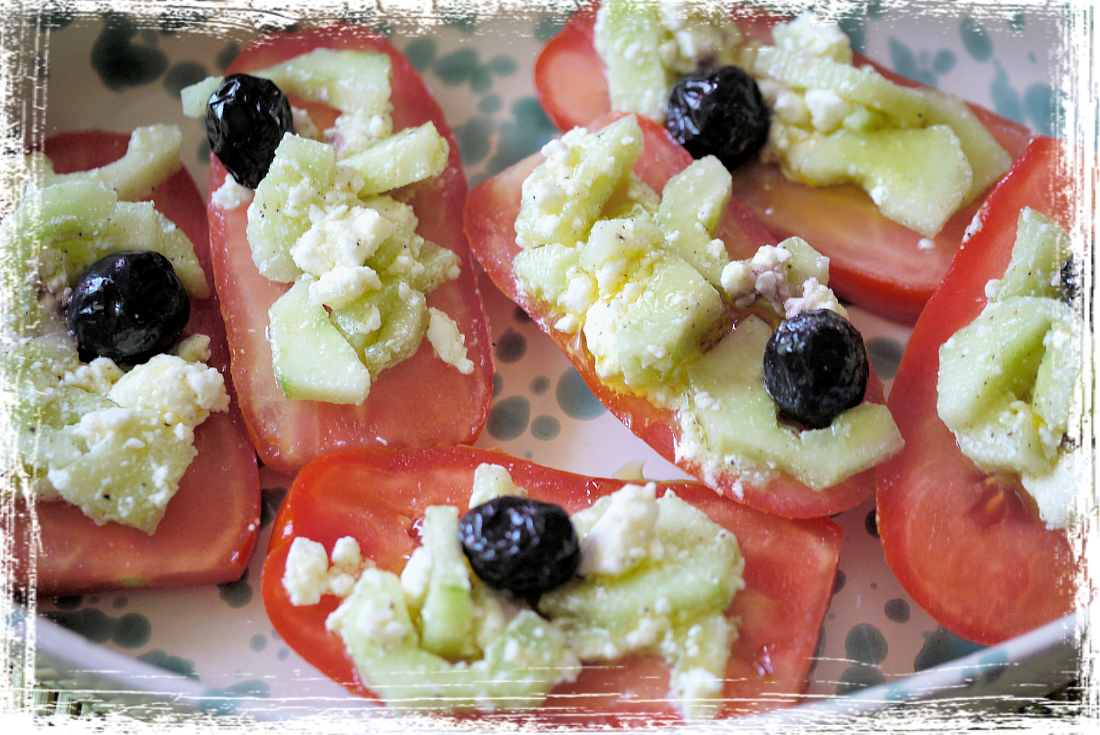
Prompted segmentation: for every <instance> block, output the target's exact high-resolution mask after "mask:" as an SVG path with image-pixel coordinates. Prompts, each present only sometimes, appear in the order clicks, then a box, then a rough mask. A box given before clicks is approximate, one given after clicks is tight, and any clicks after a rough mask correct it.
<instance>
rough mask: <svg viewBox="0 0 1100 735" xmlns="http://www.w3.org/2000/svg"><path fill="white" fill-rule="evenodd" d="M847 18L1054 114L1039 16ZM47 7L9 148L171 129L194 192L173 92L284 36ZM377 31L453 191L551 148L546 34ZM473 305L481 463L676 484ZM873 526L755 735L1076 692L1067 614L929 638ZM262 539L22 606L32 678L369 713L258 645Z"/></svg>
mask: <svg viewBox="0 0 1100 735" xmlns="http://www.w3.org/2000/svg"><path fill="white" fill-rule="evenodd" d="M854 5H856V6H859V7H861V8H862V7H865V6H866V7H868V8H869V10H868V11H866V12H868V13H870V15H865V14H863V11H859V14H853V15H852V16H850V17H849V19H848V20H846V21H845V23H846V28H847V29H849V30H851V31H852V32H853V34H854V38H855V39H856V40H857V43H858V42H859V39H860V38H862V39H864V40H863V43H864V44H865V45H864V48H865V49H866V52H867V53H868V55H869V56H871V57H872V58H875V59H877V60H880V61H882V62H884V63H885V64H886V65H887V66H891V67H893V68H895V69H897V70H898V71H900V72H902V73H904V74H908V75H910V76H917V77H918V78H921V79H922V80H923V81H925V82H927V83H931V84H934V85H935V86H938V87H940V88H941V89H945V90H947V91H951V92H954V93H957V94H960V95H961V96H964V97H965V98H967V99H968V100H971V101H974V102H977V103H979V104H981V105H984V106H987V107H989V108H991V109H993V110H995V111H997V112H999V113H1001V114H1003V115H1005V116H1007V117H1011V118H1016V119H1018V120H1020V121H1021V122H1024V123H1026V124H1028V125H1030V126H1032V127H1034V128H1036V129H1037V130H1039V131H1040V132H1050V131H1051V125H1052V122H1051V121H1052V114H1051V110H1052V107H1053V105H1054V104H1056V100H1057V97H1056V93H1055V92H1053V91H1052V89H1053V85H1054V83H1055V74H1056V72H1055V70H1054V68H1053V65H1052V63H1051V61H1050V58H1051V57H1050V51H1051V49H1056V48H1059V43H1060V42H1061V35H1060V34H1061V33H1062V23H1061V21H1060V20H1059V19H1058V18H1056V17H1055V16H1053V15H1050V14H1047V13H1045V12H1044V11H1042V10H1041V9H1040V8H1038V7H1035V8H1027V7H1025V8H1024V9H1021V10H1018V11H1015V12H1012V13H1009V12H1007V11H1005V12H1001V13H995V14H992V15H990V14H989V13H988V12H984V11H983V12H979V11H981V10H982V9H981V8H979V7H977V6H972V7H970V9H971V10H972V11H973V14H970V15H968V14H966V13H965V10H966V8H962V7H956V6H949V7H945V6H937V7H938V10H928V9H926V10H924V11H920V12H917V11H914V10H913V9H910V10H909V11H908V12H906V11H905V10H894V11H892V12H887V11H886V10H883V9H882V8H880V6H879V4H878V3H873V2H872V3H869V4H867V3H855V4H854ZM50 7H54V8H56V7H64V5H62V4H60V3H58V4H56V5H47V6H46V7H45V9H44V10H43V12H42V14H41V15H39V16H37V17H38V18H39V19H40V22H41V25H42V26H43V27H45V28H48V29H49V30H48V32H46V33H43V34H34V33H33V32H31V30H30V29H29V28H27V27H26V26H24V27H22V28H21V29H20V31H21V32H23V35H22V36H19V38H20V39H21V41H20V47H21V50H22V51H23V53H24V54H25V55H26V56H25V58H24V62H25V63H26V64H27V65H26V66H25V67H23V68H25V69H28V70H33V71H37V72H38V73H39V74H40V78H41V79H42V82H43V83H42V84H41V85H38V87H37V88H38V90H39V91H38V93H37V95H38V96H37V97H32V96H31V90H30V88H29V87H28V88H27V89H25V90H24V91H23V92H22V93H21V95H22V98H23V100H24V101H25V103H26V104H25V105H24V109H25V111H26V112H25V114H26V117H25V118H24V120H25V121H28V120H29V121H30V123H26V122H24V125H25V126H26V129H27V130H29V131H37V132H40V133H45V134H47V135H48V134H51V133H54V132H60V131H66V130H75V129H81V128H101V129H109V130H116V131H120V132H129V131H130V130H131V129H132V128H133V127H134V126H137V125H143V124H151V123H155V122H176V123H178V124H179V125H180V126H181V127H182V129H183V130H184V147H183V151H184V160H185V163H186V165H187V166H188V168H189V169H190V170H191V172H192V173H193V175H194V176H195V179H196V181H197V182H198V183H199V184H200V186H201V187H205V186H206V181H207V170H206V153H205V151H206V148H205V141H204V132H203V130H202V126H201V124H200V123H199V122H198V121H196V120H191V119H187V118H184V117H183V116H182V114H181V112H180V105H179V100H178V96H177V94H176V92H177V90H178V89H179V88H180V87H181V86H183V85H185V84H187V83H190V82H193V81H197V80H198V79H200V78H202V77H203V76H205V75H207V74H217V73H220V72H221V71H222V69H223V68H224V66H225V64H226V63H228V60H229V59H231V58H232V55H233V53H234V49H235V48H238V47H240V46H241V45H243V44H244V43H245V42H246V41H247V40H248V39H249V38H250V37H251V36H252V35H253V34H254V32H255V31H254V29H256V28H259V27H261V26H278V27H284V26H286V25H288V24H289V23H290V22H292V21H294V20H296V18H295V17H294V16H288V15H287V14H286V13H285V12H284V13H282V14H280V13H279V12H275V11H272V12H264V11H258V10H257V11H232V12H231V11H229V10H217V8H218V6H209V5H203V6H199V5H196V6H195V7H194V8H186V7H185V8H181V7H179V6H175V7H173V6H169V5H167V4H166V5H164V6H161V5H159V4H158V5H157V6H155V7H156V8H157V9H158V10H157V11H156V12H154V11H153V10H150V9H149V7H150V6H146V7H145V8H143V9H142V10H141V13H142V14H141V15H131V16H126V15H124V14H121V13H119V12H116V11H113V10H112V11H110V12H105V13H104V14H103V15H99V14H96V15H90V16H84V15H73V14H68V15H67V14H66V13H65V12H57V11H49V8H50ZM161 8H162V10H160V9H161ZM204 16H205V17H204ZM358 17H359V19H360V20H361V21H363V22H365V23H367V24H369V25H375V24H376V23H378V22H379V20H380V19H379V18H378V17H375V16H372V15H371V14H370V12H369V11H365V12H363V13H361V14H360V15H359V16H358ZM313 19H315V17H314V18H313ZM24 22H26V21H24ZM384 22H385V23H386V24H387V26H388V27H389V28H390V29H391V30H392V32H393V34H394V35H393V39H394V41H395V43H396V45H397V46H398V47H399V48H401V49H403V50H405V51H406V53H407V54H408V55H409V56H410V58H411V59H412V60H413V61H414V63H415V64H416V65H417V67H418V68H419V69H420V70H421V72H422V73H423V74H424V76H425V79H426V80H427V82H428V84H429V85H430V86H431V87H432V88H433V90H434V91H435V93H436V95H437V97H438V99H439V101H440V103H441V104H442V106H443V108H444V110H445V111H446V113H447V115H448V118H449V120H450V122H451V124H452V126H453V127H454V129H455V132H456V134H457V137H458V140H459V143H460V148H461V150H462V154H463V157H464V161H465V163H466V166H467V174H468V178H469V179H470V182H471V184H476V183H477V182H479V181H481V180H482V179H483V178H485V177H486V176H487V175H491V174H492V173H495V172H496V171H499V170H500V169H501V168H503V167H504V166H506V165H508V164H510V163H512V162H514V161H516V160H518V159H519V158H521V157H523V156H525V155H527V154H529V153H531V152H533V151H535V150H537V149H538V148H539V147H540V146H541V144H542V143H544V142H545V141H546V140H547V139H548V137H549V136H550V135H552V134H553V132H554V131H553V130H552V128H551V126H550V124H549V123H548V122H547V121H546V119H545V117H544V116H543V115H542V114H541V112H540V110H539V108H538V104H537V101H536V100H535V97H534V91H533V83H532V65H533V62H534V57H535V54H536V52H537V51H538V49H539V47H540V46H541V43H542V42H543V41H545V39H547V38H548V37H549V36H550V35H551V34H552V33H553V32H554V31H555V30H556V29H557V28H558V27H559V26H560V19H557V20H556V19H555V17H554V16H553V15H552V14H548V13H546V12H545V11H535V10H532V9H530V8H528V7H527V6H524V5H523V4H519V6H518V9H515V10H514V11H513V12H511V13H510V14H509V15H505V14H503V11H499V12H492V11H488V10H487V11H483V12H480V13H479V12H477V11H476V10H470V11H467V12H461V13H455V14H453V15H451V16H449V17H445V18H444V20H442V21H440V20H439V17H438V14H437V15H436V17H435V18H434V19H433V18H431V17H430V16H426V15H417V14H416V13H414V12H412V11H410V10H404V11H400V12H399V14H398V15H395V16H391V17H390V18H388V19H387V20H385V21H384ZM43 92H44V94H43ZM19 96H20V95H19V94H17V96H16V99H18V98H19ZM35 100H37V101H38V102H41V101H44V102H45V113H44V115H43V114H42V113H40V112H35V111H34V108H33V106H32V104H31V102H33V101H35ZM482 286H483V295H484V298H485V302H486V306H487V309H488V312H489V318H490V321H491V325H492V334H493V339H494V343H495V345H496V353H495V356H496V360H497V371H498V373H497V383H496V388H497V390H496V392H495V395H494V401H493V408H492V412H491V414H490V417H489V421H488V425H487V428H486V430H485V432H484V434H483V435H482V437H481V439H480V440H479V441H478V445H479V446H485V447H500V448H502V449H504V450H505V451H507V452H509V453H511V454H513V455H516V456H519V457H524V458H528V459H532V460H534V461H537V462H539V463H542V464H545V465H549V466H552V467H558V468H562V469H568V470H571V471H574V472H579V473H584V474H590V475H604V476H609V475H613V474H615V473H616V472H618V471H620V470H622V469H623V468H624V467H626V466H628V465H631V464H633V463H638V462H643V463H644V469H645V474H646V475H647V476H648V477H652V478H654V479H672V478H680V477H683V476H684V475H683V474H682V473H681V472H680V471H679V470H678V469H676V468H675V467H673V466H672V465H670V464H669V463H667V462H666V461H664V460H663V459H661V458H660V457H659V456H657V455H656V454H655V453H654V452H653V451H652V450H651V449H649V448H648V447H647V446H646V445H645V444H643V443H642V442H641V441H640V440H638V439H637V438H636V437H634V436H633V435H632V434H631V433H630V432H629V431H627V430H626V429H625V428H624V427H623V426H622V425H621V424H620V423H619V422H618V421H616V420H615V419H614V418H613V417H611V416H610V415H609V414H608V413H607V412H606V411H605V410H603V409H602V408H601V407H600V406H599V404H597V403H595V401H594V399H592V397H591V394H589V393H588V392H587V391H586V390H585V389H584V388H583V386H582V385H581V384H580V381H579V379H578V378H577V376H576V373H575V371H573V369H572V368H571V367H570V365H569V363H568V362H567V361H566V360H565V358H564V357H563V356H562V355H561V354H560V353H559V352H558V350H557V349H556V348H555V347H554V346H553V345H552V343H551V342H550V341H549V340H548V339H546V338H545V337H544V336H543V335H542V334H541V333H540V332H539V330H538V329H537V328H536V327H535V326H534V325H533V324H532V323H531V322H530V321H529V320H527V319H525V318H522V317H521V316H520V315H518V314H517V309H516V307H515V306H514V305H513V304H512V303H511V302H509V301H508V300H507V299H506V298H505V297H504V296H502V295H501V294H500V293H499V292H498V291H496V289H495V288H493V287H492V286H491V285H489V283H488V281H487V280H484V279H483V283H482ZM853 320H854V321H855V322H856V325H857V326H858V327H859V328H860V329H861V331H862V332H863V333H864V335H865V336H866V337H867V338H868V341H869V344H870V346H871V351H872V353H873V359H874V360H875V365H876V369H877V370H878V372H879V374H880V375H882V376H884V377H885V378H887V379H889V378H890V377H892V375H893V371H894V369H895V368H896V361H897V358H898V357H899V356H900V354H901V350H902V349H903V347H904V344H905V341H906V339H907V336H908V329H907V328H905V327H901V326H899V325H895V324H891V323H888V322H885V321H883V320H881V319H877V318H875V317H872V316H869V315H867V314H865V313H862V312H859V311H858V310H855V316H854V319H853ZM887 382H889V380H887ZM281 487H285V481H282V480H279V479H278V478H270V477H266V476H265V488H266V489H265V505H266V506H267V510H269V511H273V510H274V509H275V508H276V507H277V503H278V501H279V500H280V499H281V492H280V490H279V488H281ZM873 510H874V508H873V503H872V502H868V503H866V504H864V505H862V506H860V507H859V508H856V509H855V510H852V511H849V512H847V513H843V514H841V515H840V516H839V517H837V521H838V522H839V523H840V524H841V525H842V526H843V528H844V532H845V538H846V540H845V544H844V547H843V551H842V554H841V562H840V568H841V576H840V580H839V581H838V585H837V591H836V594H835V595H834V598H833V602H832V606H831V608H830V610H829V612H828V616H827V619H826V621H825V625H824V628H823V638H822V645H821V646H820V649H819V653H820V657H819V659H818V660H817V662H816V664H815V666H814V669H813V671H812V673H811V680H810V688H809V703H808V704H806V705H803V706H801V707H800V708H796V709H793V710H788V711H783V712H779V713H775V714H772V715H769V716H767V717H765V718H763V719H764V720H765V721H766V722H768V723H769V724H770V726H772V727H776V726H794V725H795V724H798V725H799V726H801V725H804V724H805V723H807V722H809V721H817V722H839V721H847V719H846V718H848V717H850V716H854V717H855V720H854V722H855V723H856V724H858V723H860V722H864V723H865V722H868V720H865V719H861V718H863V717H864V716H865V715H867V714H868V713H870V712H874V711H876V710H879V709H881V708H883V707H884V706H886V705H888V704H891V703H896V702H899V701H906V700H922V699H930V698H933V699H943V698H947V699H949V700H953V701H958V702H961V703H962V704H961V706H962V707H964V708H965V709H970V710H972V709H974V708H984V709H995V710H1003V711H1008V712H1016V711H1018V710H1019V708H1020V707H1022V706H1023V705H1025V704H1027V703H1028V702H1030V701H1032V700H1033V699H1034V698H1037V697H1041V696H1042V695H1043V694H1045V693H1046V692H1048V691H1050V690H1051V689H1052V688H1053V687H1055V686H1057V685H1060V684H1062V683H1064V682H1066V681H1067V680H1069V679H1071V678H1072V677H1075V676H1076V675H1077V673H1078V664H1077V655H1078V649H1079V642H1078V633H1077V627H1078V625H1077V622H1076V618H1075V617H1073V616H1070V617H1068V618H1066V619H1065V620H1062V621H1057V622H1055V623H1052V624H1051V625H1049V626H1046V627H1044V628H1042V629H1039V630H1037V631H1034V632H1033V633H1031V634H1029V635H1027V636H1023V637H1021V638H1019V639H1016V640H1013V641H1009V642H1008V643H1006V644H1004V645H1001V646H997V647H993V648H980V647H977V646H973V645H971V644H969V643H967V642H965V641H962V640H960V639H958V638H956V637H955V636H953V635H951V634H949V633H947V632H945V631H944V630H943V629H942V628H940V627H939V626H938V625H937V624H936V623H935V622H934V621H932V620H931V619H930V618H929V617H928V616H927V615H926V614H925V613H924V612H923V611H922V610H921V609H920V608H919V607H918V606H917V605H915V604H914V603H913V602H912V600H911V599H910V598H909V597H908V595H907V594H906V593H905V592H904V591H903V590H902V589H901V587H900V585H899V584H898V582H897V580H896V579H895V578H894V576H893V575H892V574H891V572H890V570H889V569H888V567H887V566H886V564H885V562H884V559H883V556H882V550H881V545H880V544H879V542H878V540H877V537H876V536H875V534H874V532H873ZM265 520H270V514H268V513H265ZM267 531H268V528H267V527H266V526H265V528H264V531H263V534H262V535H261V538H260V542H259V545H258V548H257V553H256V555H255V557H254V558H253V560H252V563H251V564H250V567H249V571H248V574H247V575H246V576H245V578H244V579H242V580H241V581H240V582H237V583H234V584H228V585H221V586H219V587H206V588H194V589H181V590H165V591H127V592H111V593H103V594H98V595H89V596H83V597H76V598H67V599H54V600H45V599H44V600H40V601H39V612H40V613H42V614H44V615H46V616H48V617H49V618H50V619H51V620H55V621H60V622H61V623H62V624H63V625H64V626H65V627H68V628H72V629H76V630H78V631H80V632H81V633H82V634H83V636H80V635H74V634H73V633H72V632H70V631H69V630H66V629H65V628H64V627H61V626H59V625H55V624H54V623H53V622H50V620H46V619H45V618H43V617H38V618H37V619H33V620H32V621H28V622H33V624H34V628H35V629H36V632H37V644H38V661H39V669H38V674H39V677H40V680H42V681H43V682H44V683H46V684H47V685H51V686H56V687H57V688H62V689H83V690H87V691H96V692H99V695H98V698H99V699H101V700H104V701H115V702H117V703H119V704H126V705H128V706H130V705H135V704H140V706H141V707H143V708H144V709H139V710H138V712H139V713H141V712H144V713H147V714H148V713H151V712H170V711H174V710H176V709H180V708H182V709H183V710H186V709H190V708H192V707H193V708H198V709H203V710H214V711H236V712H253V713H257V714H258V715H259V716H262V717H279V718H284V717H298V716H307V715H311V714H313V715H322V716H323V717H324V718H326V721H333V720H331V718H332V717H333V716H334V715H336V714H338V713H346V712H352V711H355V710H360V709H363V708H365V707H367V706H369V705H368V704H367V703H366V702H365V701H364V700H362V699H359V698H357V697H354V696H353V695H351V694H349V693H348V692H346V691H345V690H344V689H343V688H341V687H339V686H337V685H335V684H333V683H332V682H330V681H329V680H328V679H327V678H325V677H324V676H322V675H320V674H318V673H317V672H316V671H315V670H314V669H313V668H312V667H311V666H310V665H308V664H306V663H305V662H303V660H302V659H301V658H300V657H299V656H298V655H297V654H296V653H295V652H294V651H292V650H290V649H289V648H288V647H287V646H286V645H285V644H284V643H283V642H282V641H281V640H280V639H279V637H278V635H277V634H276V633H275V632H274V630H273V629H272V627H271V624H270V623H269V622H268V620H267V617H266V615H265V613H264V609H263V605H262V603H261V600H260V598H259V594H258V582H259V576H260V564H261V561H262V552H263V550H264V549H265V548H266V543H267V535H266V533H267ZM874 685H879V686H874ZM131 692H144V693H150V694H152V695H153V696H152V697H149V696H143V695H140V694H139V695H134V694H131ZM845 694H847V696H840V697H837V695H845ZM131 711H132V710H131ZM892 711H896V710H892ZM879 717H880V718H881V717H890V715H889V714H880V715H879ZM838 718H839V719H838ZM875 721H876V722H879V723H880V724H881V723H883V722H885V720H881V719H880V720H875ZM777 723H779V724H777ZM741 724H742V725H744V724H747V723H745V722H742V723H741ZM757 724H763V723H760V722H757ZM371 727H372V728H373V727H374V725H372V726H371Z"/></svg>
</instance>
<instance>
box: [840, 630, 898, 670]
mask: <svg viewBox="0 0 1100 735" xmlns="http://www.w3.org/2000/svg"><path fill="white" fill-rule="evenodd" d="M889 651H890V646H889V644H887V642H886V636H884V635H883V634H882V631H880V630H879V629H878V628H876V627H875V626H874V625H871V624H870V623H860V624H858V625H854V626H852V629H851V630H849V631H848V635H847V636H846V637H845V638H844V653H845V654H846V655H847V657H848V658H850V659H851V660H853V661H858V662H859V663H861V664H880V663H882V662H883V660H884V659H885V658H886V654H887V653H889Z"/></svg>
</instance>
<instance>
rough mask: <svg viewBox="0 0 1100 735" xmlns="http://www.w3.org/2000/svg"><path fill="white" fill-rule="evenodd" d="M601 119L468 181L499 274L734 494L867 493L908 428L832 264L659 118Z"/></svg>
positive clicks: (828, 509) (479, 237) (846, 504)
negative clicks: (888, 396)
mask: <svg viewBox="0 0 1100 735" xmlns="http://www.w3.org/2000/svg"><path fill="white" fill-rule="evenodd" d="M605 123H607V124H606V126H604V124H605ZM594 127H598V128H599V129H594V130H592V131H589V130H588V129H586V128H577V129H574V130H573V131H571V132H569V133H567V134H566V135H565V136H563V137H562V138H561V140H558V141H552V142H551V143H549V144H548V145H547V146H546V147H545V148H544V150H543V155H535V156H532V157H530V158H528V159H525V160H524V161H521V162H520V163H518V164H516V165H515V166H513V167H512V168H510V169H507V170H506V171H504V172H502V173H500V174H499V175H497V176H495V177H493V178H492V179H489V180H487V181H485V182H483V183H482V184H480V185H479V186H478V187H477V188H476V189H475V190H474V191H473V192H471V194H470V197H469V200H468V202H467V206H466V216H465V227H466V233H467V236H468V238H469V240H470V245H471V247H472V248H473V250H474V254H475V255H476V256H477V258H478V260H479V262H480V263H481V264H482V266H483V267H484V268H485V270H486V272H487V273H488V274H489V276H490V277H491V278H492V279H493V281H494V282H495V283H496V284H497V286H498V287H499V288H500V289H501V290H502V291H503V292H504V293H506V294H507V295H508V296H509V297H510V298H512V299H513V300H514V301H516V303H518V304H519V305H520V306H522V307H523V308H524V310H525V311H527V313H528V314H530V315H531V317H532V318H533V319H534V320H535V321H536V322H537V323H538V324H539V326H540V328H541V329H542V330H543V331H544V332H546V333H547V334H548V335H549V336H550V337H551V338H552V339H553V340H554V341H555V343H556V344H557V345H558V347H559V348H561V349H562V351H563V352H564V353H565V354H566V355H567V356H568V357H569V358H570V360H571V361H572V362H573V364H574V365H575V366H576V367H577V369H578V370H579V371H580V373H581V375H582V376H583V377H584V379H585V382H586V383H587V384H588V386H589V387H590V388H591V389H592V391H593V392H594V394H595V395H596V396H597V397H598V398H599V399H600V400H601V401H602V402H603V403H604V404H605V405H606V406H607V407H608V408H609V409H610V410H611V411H612V413H614V414H615V415H616V416H617V417H619V418H620V419H621V420H622V421H623V423H625V424H626V425H627V426H628V427H629V428H630V429H631V430H632V431H633V432H634V433H635V434H637V435H638V436H639V437H641V438H642V439H644V440H645V441H646V442H647V443H649V444H650V445H651V446H652V447H653V448H654V449H656V450H657V451H658V452H660V453H661V454H662V455H663V456H664V457H666V458H667V459H668V460H669V461H672V462H675V463H676V464H677V465H678V466H679V467H681V468H682V469H684V470H685V471H686V472H688V473H689V474H691V475H692V476H693V477H697V478H699V479H700V480H702V481H703V482H705V483H706V484H707V485H709V486H711V487H712V488H714V489H715V490H717V491H718V492H720V493H722V494H723V495H725V496H727V497H730V498H733V499H736V500H738V501H740V502H744V503H746V504H748V505H750V506H752V507H754V508H757V509H762V510H766V511H768V512H772V513H777V514H779V515H785V516H788V517H804V518H805V517H814V516H821V515H828V514H830V513H835V512H839V511H841V510H845V509H847V508H851V507H854V506H855V505H857V504H859V503H860V502H861V501H863V500H865V499H867V498H868V497H870V496H871V495H872V494H873V492H874V470H873V468H874V466H875V465H876V464H877V463H878V462H879V461H881V460H882V459H883V458H885V457H887V456H889V455H890V454H892V453H894V452H895V451H897V450H898V449H899V448H900V446H901V438H900V435H899V434H898V432H897V429H896V427H895V426H894V424H893V421H892V420H891V418H890V415H889V412H888V411H887V409H886V407H885V406H884V405H882V385H881V382H880V381H879V380H878V379H877V377H875V376H874V375H873V372H872V371H871V370H870V366H869V364H868V362H867V356H866V350H865V348H864V345H863V340H862V338H861V337H860V336H859V333H858V332H857V331H856V330H855V329H854V328H853V327H852V326H851V324H850V323H849V322H848V321H847V319H846V312H845V310H844V308H843V307H842V306H841V305H840V304H839V303H838V302H837V300H836V297H835V296H834V295H833V294H832V292H831V291H830V289H829V287H828V283H829V278H830V275H829V262H828V259H827V258H824V257H822V256H821V255H819V254H818V253H817V252H816V251H814V249H813V248H812V247H811V244H808V243H806V242H805V241H803V240H801V239H800V238H789V239H787V240H785V241H783V242H780V243H776V242H775V240H774V239H773V238H772V237H771V236H770V235H769V234H768V233H767V231H766V230H764V229H763V227H762V226H761V225H760V224H759V223H758V222H757V221H756V219H755V218H754V217H753V216H752V214H751V213H749V212H747V211H746V210H745V209H744V208H743V207H741V206H739V204H738V202H737V200H736V199H733V198H731V196H730V175H729V173H728V172H727V171H726V169H725V168H724V167H723V166H722V165H721V164H720V163H719V162H718V161H717V160H716V159H714V158H713V157H707V158H703V159H699V160H695V161H693V160H692V157H691V155H690V154H689V153H687V151H685V150H684V149H683V147H682V146H680V145H678V144H677V143H676V142H675V141H673V140H672V139H671V138H670V137H669V135H668V133H667V132H666V131H665V130H664V129H663V128H662V127H660V126H659V125H657V124H656V123H654V122H652V121H651V120H649V119H648V118H644V117H635V116H633V115H629V116H612V118H610V119H609V120H604V121H598V122H597V124H596V125H595V126H594ZM773 335H774V336H773Z"/></svg>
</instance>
